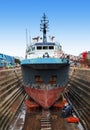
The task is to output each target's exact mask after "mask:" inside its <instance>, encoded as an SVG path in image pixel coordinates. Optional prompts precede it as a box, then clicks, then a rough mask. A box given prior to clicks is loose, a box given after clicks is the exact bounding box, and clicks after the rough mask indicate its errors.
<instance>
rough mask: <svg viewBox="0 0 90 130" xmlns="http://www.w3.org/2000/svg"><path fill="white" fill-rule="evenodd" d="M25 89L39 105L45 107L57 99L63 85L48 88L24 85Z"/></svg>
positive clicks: (62, 89)
mask: <svg viewBox="0 0 90 130" xmlns="http://www.w3.org/2000/svg"><path fill="white" fill-rule="evenodd" d="M25 91H26V93H27V94H28V95H29V96H30V97H31V98H32V99H34V101H36V102H37V103H38V104H40V106H42V107H43V108H44V109H47V108H49V107H50V106H52V105H53V104H54V103H55V101H56V100H57V99H59V97H60V95H61V93H62V92H63V91H64V87H60V88H53V89H49V90H46V89H37V88H30V87H25Z"/></svg>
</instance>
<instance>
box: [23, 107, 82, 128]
mask: <svg viewBox="0 0 90 130" xmlns="http://www.w3.org/2000/svg"><path fill="white" fill-rule="evenodd" d="M50 113H51V115H50V121H51V128H49V129H50V130H80V128H79V127H78V124H77V123H67V122H66V119H65V118H62V117H61V110H50ZM41 116H42V113H41V111H40V110H38V111H37V110H36V111H35V110H34V111H31V110H29V109H27V113H26V118H25V124H24V128H23V130H46V129H43V128H41V122H40V120H41Z"/></svg>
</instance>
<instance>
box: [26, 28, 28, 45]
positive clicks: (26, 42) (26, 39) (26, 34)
mask: <svg viewBox="0 0 90 130" xmlns="http://www.w3.org/2000/svg"><path fill="white" fill-rule="evenodd" d="M26 46H28V32H27V28H26Z"/></svg>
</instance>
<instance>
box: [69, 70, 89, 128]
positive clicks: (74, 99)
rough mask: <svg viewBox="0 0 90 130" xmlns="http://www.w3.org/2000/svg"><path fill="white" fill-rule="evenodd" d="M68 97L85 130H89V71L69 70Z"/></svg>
mask: <svg viewBox="0 0 90 130" xmlns="http://www.w3.org/2000/svg"><path fill="white" fill-rule="evenodd" d="M68 89H69V92H68V95H67V96H68V97H69V100H70V101H71V103H72V104H73V106H74V108H75V110H76V112H77V115H78V117H79V118H80V120H81V122H82V124H83V126H84V128H85V130H89V129H90V69H85V68H71V69H70V76H69V84H68Z"/></svg>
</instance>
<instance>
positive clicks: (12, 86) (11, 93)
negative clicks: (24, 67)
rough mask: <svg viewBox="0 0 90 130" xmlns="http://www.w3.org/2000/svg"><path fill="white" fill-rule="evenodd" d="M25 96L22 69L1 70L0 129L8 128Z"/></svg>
mask: <svg viewBox="0 0 90 130" xmlns="http://www.w3.org/2000/svg"><path fill="white" fill-rule="evenodd" d="M25 96H26V95H25V92H24V89H23V87H22V75H21V69H20V68H17V69H5V70H0V130H8V127H9V125H10V123H11V122H12V120H13V118H14V116H15V114H16V112H17V110H18V109H19V107H20V105H21V104H22V102H23V100H24V98H25Z"/></svg>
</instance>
